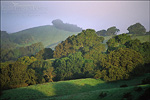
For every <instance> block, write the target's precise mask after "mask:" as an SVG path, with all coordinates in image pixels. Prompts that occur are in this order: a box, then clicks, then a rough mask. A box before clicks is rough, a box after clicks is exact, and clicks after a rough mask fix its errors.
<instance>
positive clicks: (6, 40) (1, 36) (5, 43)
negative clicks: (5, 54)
mask: <svg viewBox="0 0 150 100" xmlns="http://www.w3.org/2000/svg"><path fill="white" fill-rule="evenodd" d="M0 32H1V33H0V41H1V48H4V49H8V48H10V49H13V48H15V47H16V45H17V44H16V43H14V42H13V40H12V38H11V37H10V35H9V34H8V33H7V32H6V31H1V30H0Z"/></svg>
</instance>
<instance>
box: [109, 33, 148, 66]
mask: <svg viewBox="0 0 150 100" xmlns="http://www.w3.org/2000/svg"><path fill="white" fill-rule="evenodd" d="M107 45H108V49H107V53H109V52H111V51H113V50H116V49H118V48H130V49H133V50H135V51H137V52H139V53H140V54H141V55H142V56H143V58H144V62H145V63H150V52H149V51H150V42H144V43H141V42H140V40H138V39H135V40H132V39H131V36H130V35H128V34H121V35H117V36H114V37H113V38H111V39H109V40H108V41H107Z"/></svg>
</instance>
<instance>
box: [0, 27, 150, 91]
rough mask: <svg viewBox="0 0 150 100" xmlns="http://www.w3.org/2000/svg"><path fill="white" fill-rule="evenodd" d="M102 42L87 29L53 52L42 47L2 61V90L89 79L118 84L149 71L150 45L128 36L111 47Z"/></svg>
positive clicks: (111, 41)
mask: <svg viewBox="0 0 150 100" xmlns="http://www.w3.org/2000/svg"><path fill="white" fill-rule="evenodd" d="M103 41H104V37H101V36H98V35H97V34H96V31H95V30H93V29H87V30H83V31H82V32H80V33H79V34H78V35H76V36H75V35H73V36H70V37H68V38H67V39H66V40H65V41H62V42H61V43H60V44H58V45H57V46H56V47H55V50H54V51H53V50H52V49H50V48H43V49H41V50H39V51H37V52H36V53H35V54H34V55H30V56H23V57H20V58H18V59H17V61H14V62H3V63H1V67H0V82H1V89H11V88H17V87H22V86H28V85H33V84H40V83H45V82H53V81H60V80H71V79H78V78H87V77H91V78H96V79H98V78H101V79H103V80H105V81H116V80H124V79H130V78H131V77H134V76H137V75H141V74H144V73H149V72H150V68H149V65H150V54H149V51H150V42H144V43H141V42H140V40H138V39H134V40H133V39H131V36H130V35H129V34H120V35H115V36H113V37H112V38H111V39H109V40H108V41H107V46H108V48H106V46H105V44H103ZM28 48H29V47H28ZM25 50H27V49H25ZM33 51H36V50H34V49H33ZM50 58H55V60H54V61H51V60H48V59H50Z"/></svg>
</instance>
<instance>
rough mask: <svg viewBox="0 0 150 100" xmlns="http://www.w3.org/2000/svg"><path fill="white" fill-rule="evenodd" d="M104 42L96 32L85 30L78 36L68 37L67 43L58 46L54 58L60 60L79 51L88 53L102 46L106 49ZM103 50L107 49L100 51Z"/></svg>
mask: <svg viewBox="0 0 150 100" xmlns="http://www.w3.org/2000/svg"><path fill="white" fill-rule="evenodd" d="M103 41H104V38H103V37H98V36H97V35H96V33H95V30H92V29H87V30H83V31H82V32H81V33H79V34H78V35H77V36H75V35H73V36H71V37H68V38H67V39H66V40H65V41H63V42H61V43H60V44H58V45H57V46H56V47H55V51H54V57H55V58H60V57H63V56H67V55H68V54H70V53H75V52H77V51H83V53H84V52H88V51H89V50H92V49H93V48H94V47H96V46H98V47H99V46H102V48H105V45H102V44H101V43H102V42H103ZM99 50H100V49H99ZM103 50H105V49H102V50H100V51H103Z"/></svg>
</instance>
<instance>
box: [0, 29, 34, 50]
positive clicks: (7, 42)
mask: <svg viewBox="0 0 150 100" xmlns="http://www.w3.org/2000/svg"><path fill="white" fill-rule="evenodd" d="M0 40H1V48H3V49H8V48H9V49H15V48H17V47H18V45H25V44H31V43H33V42H34V40H35V39H34V37H33V36H31V35H30V34H22V35H16V36H12V35H11V34H8V33H7V32H6V31H1V30H0Z"/></svg>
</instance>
